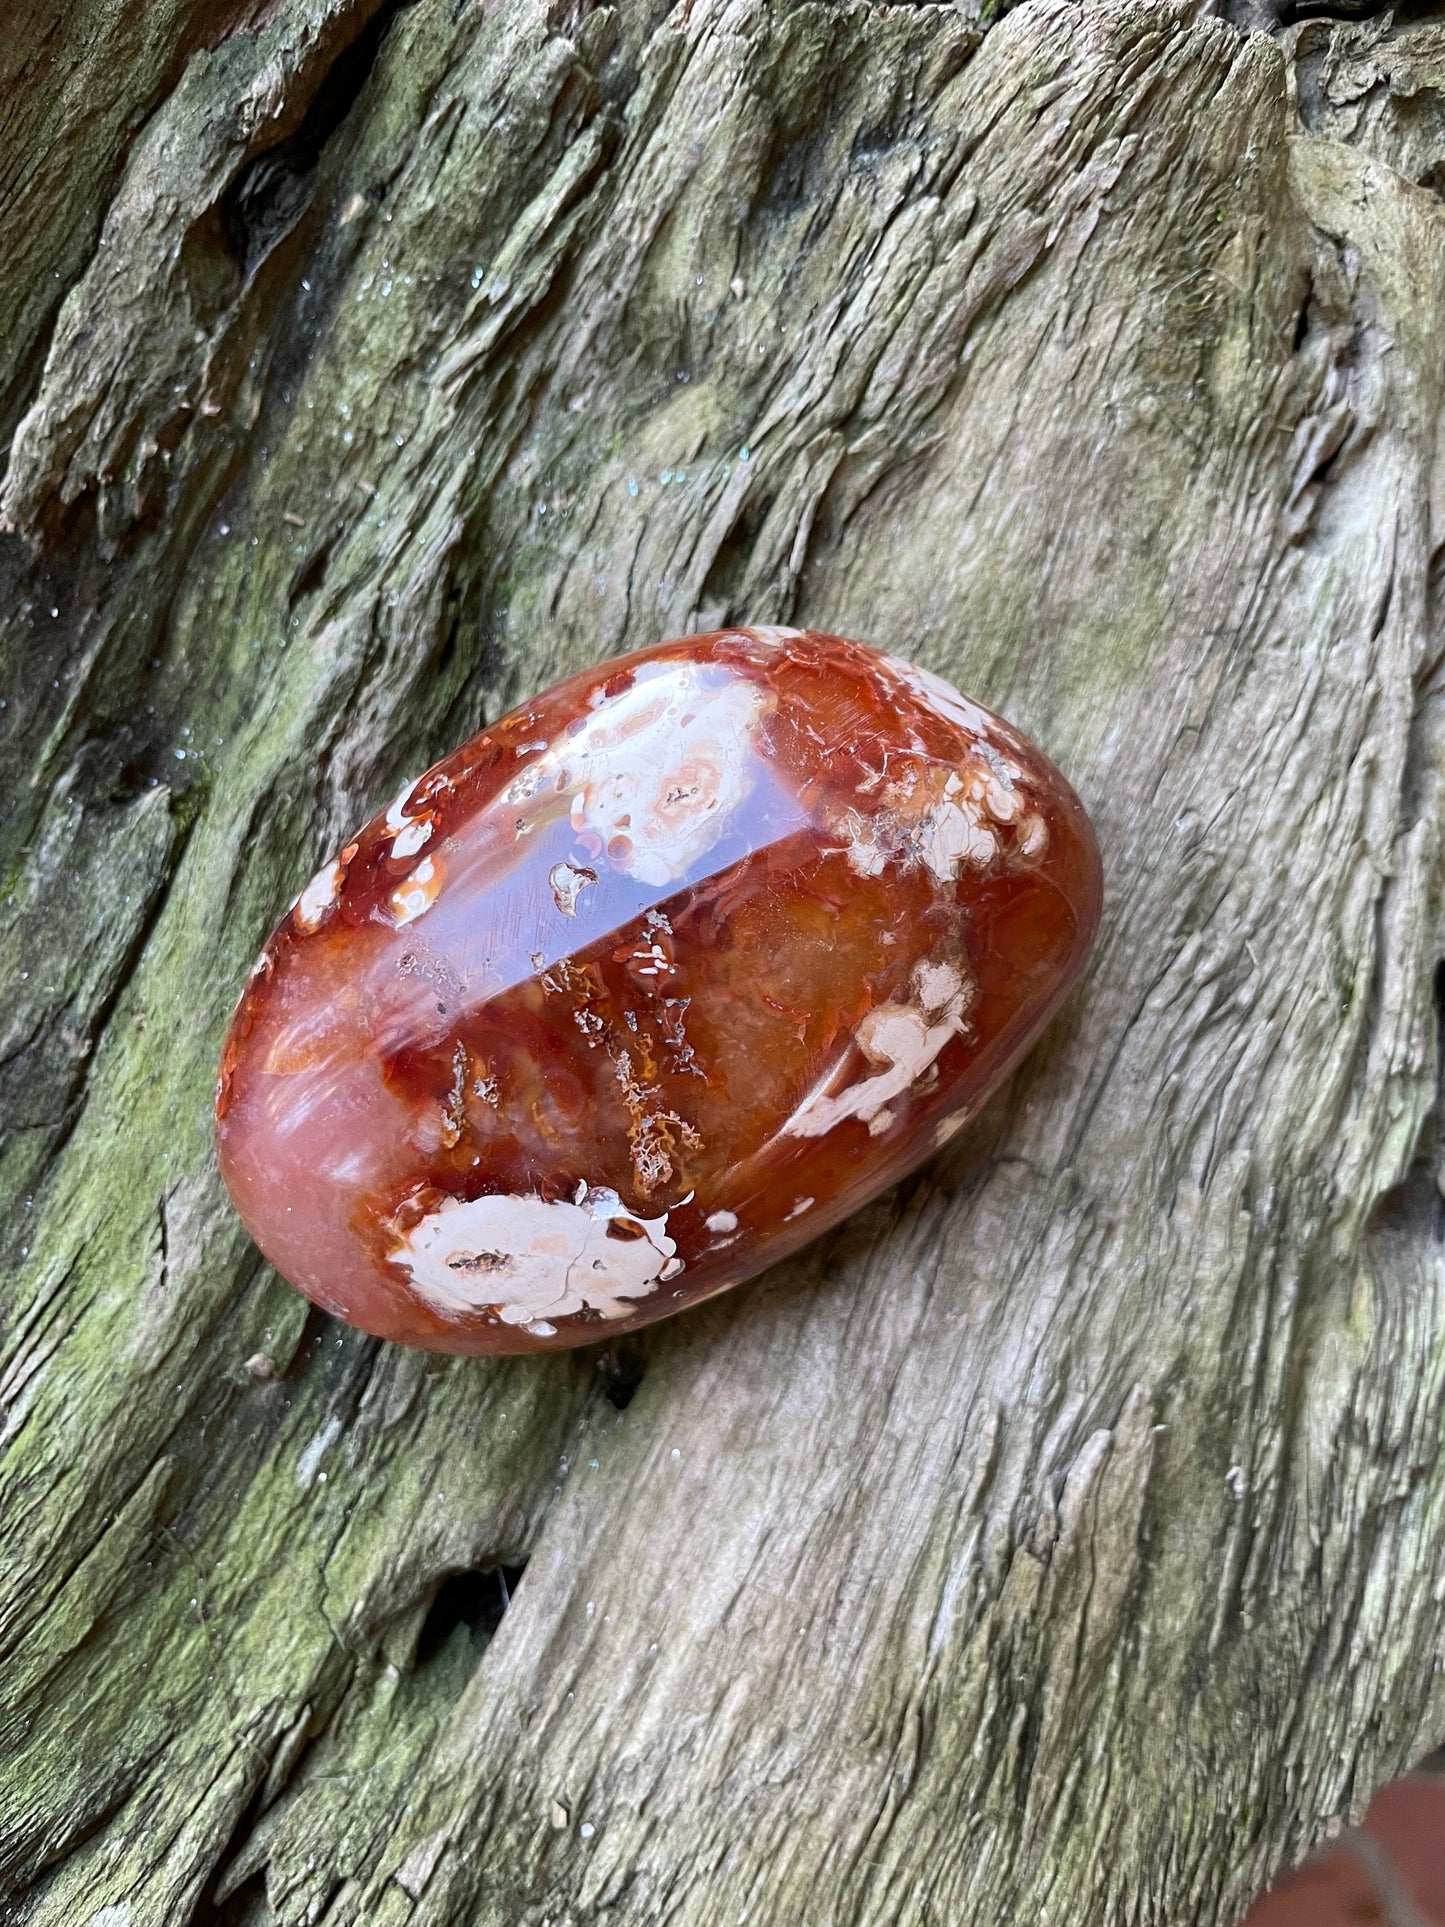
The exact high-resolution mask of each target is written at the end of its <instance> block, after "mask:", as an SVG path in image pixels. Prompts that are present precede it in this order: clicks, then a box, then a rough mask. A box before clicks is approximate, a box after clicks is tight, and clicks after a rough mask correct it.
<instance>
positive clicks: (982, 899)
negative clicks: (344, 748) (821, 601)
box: [216, 629, 1100, 1352]
mask: <svg viewBox="0 0 1445 1927" xmlns="http://www.w3.org/2000/svg"><path fill="white" fill-rule="evenodd" d="M1099 898H1100V876H1099V861H1098V854H1097V851H1096V849H1095V845H1094V839H1093V836H1092V833H1091V831H1090V829H1089V825H1088V822H1087V819H1086V818H1085V816H1084V812H1083V810H1082V808H1081V807H1080V805H1079V802H1078V800H1077V798H1076V797H1075V796H1074V794H1073V792H1072V790H1070V788H1069V787H1068V785H1067V784H1066V783H1065V782H1064V780H1063V778H1062V777H1061V776H1060V775H1059V773H1058V772H1057V771H1056V770H1055V769H1054V768H1053V766H1052V765H1051V764H1050V763H1049V762H1048V761H1047V760H1046V759H1045V758H1044V757H1043V756H1042V755H1041V754H1040V753H1039V751H1038V750H1036V749H1034V748H1033V747H1032V745H1030V744H1029V743H1027V742H1026V741H1025V740H1024V739H1023V738H1022V737H1021V736H1020V735H1019V734H1018V733H1017V732H1016V731H1015V730H1013V729H1012V728H1010V726H1009V725H1008V724H1007V723H1005V722H1003V721H1001V720H1000V719H999V718H998V717H996V716H993V715H991V714H990V713H989V712H988V711H987V710H984V709H981V708H979V707H978V706H977V705H976V704H974V703H971V702H969V701H967V700H966V699H965V698H964V697H962V696H960V695H959V694H958V693H957V691H956V690H953V689H951V688H950V687H949V686H948V685H947V684H945V683H942V682H940V681H939V680H938V679H937V678H936V677H934V676H931V675H929V674H928V673H927V672H926V671H924V670H921V669H916V668H913V667H912V666H910V665H909V664H907V663H904V662H900V661H898V660H896V659H894V658H891V657H888V656H882V655H879V654H878V653H877V652H875V651H874V650H871V649H866V648H863V647H862V646H860V645H859V644H857V643H852V642H845V641H843V640H841V639H839V638H837V637H833V636H821V635H814V634H806V633H800V632H798V631H796V630H790V629H753V630H749V629H729V630H724V631H722V632H720V633H718V634H716V635H710V636H694V637H690V638H688V639H687V640H685V641H681V642H671V643H664V644H662V645H661V646H660V647H658V648H655V649H650V650H645V651H643V652H641V653H640V654H637V655H634V656H630V657H627V658H624V659H622V660H619V661H614V662H609V663H604V664H602V665H601V666H600V667H598V668H596V669H593V670H589V671H588V672H586V673H585V674H584V675H581V676H577V677H574V678H573V679H572V680H571V681H569V682H566V683H562V684H560V685H559V686H558V687H556V688H554V689H551V690H549V691H547V692H546V693H545V694H544V695H542V696H539V697H538V698H537V699H536V700H535V701H533V702H531V703H529V704H527V705H526V707H524V708H522V709H519V710H515V711H514V712H513V713H512V714H511V715H510V716H506V717H504V718H503V719H502V720H501V721H500V722H499V723H497V724H495V725H494V726H493V727H492V728H490V729H487V730H484V731H483V732H482V734H481V735H479V736H477V737H474V738H473V739H472V741H471V742H469V743H466V744H464V745H463V746H462V747H461V748H460V749H458V750H456V751H454V752H453V754H452V755H450V756H448V757H447V758H445V760H444V761H442V762H440V763H438V764H437V765H436V767H435V768H434V769H431V770H429V771H428V772H427V773H426V775H425V776H423V777H421V778H419V779H418V780H417V781H416V782H415V783H409V784H408V785H406V787H405V788H404V789H403V790H402V791H401V792H400V794H399V795H398V796H397V797H396V799H395V801H394V802H393V803H392V804H391V806H390V807H389V808H388V809H387V810H386V811H385V812H383V814H381V815H380V816H378V817H376V818H375V819H374V821H372V822H371V823H369V824H368V825H367V827H366V828H365V829H364V830H362V831H361V832H360V833H359V834H358V835H357V836H356V837H355V838H354V839H353V840H351V841H350V842H348V843H347V844H346V845H345V847H344V848H343V849H342V850H341V851H340V852H339V853H338V854H337V856H336V857H335V858H334V859H332V861H330V862H328V863H326V864H325V865H323V866H322V868H321V869H320V870H319V871H318V872H317V874H316V876H315V877H314V878H313V879H312V880H311V882H310V883H308V884H307V886H306V887H305V889H304V890H302V892H301V894H300V895H299V896H298V898H297V899H296V902H295V903H294V904H293V905H292V908H291V910H290V912H289V914H288V915H287V917H286V918H285V920H284V921H283V922H282V924H281V925H280V927H279V928H278V929H277V930H276V932H275V933H274V934H273V936H272V937H271V939H270V941H269V942H268V943H267V945H266V948H265V950H264V951H263V952H262V954H261V956H260V958H259V960H258V962H257V964H256V967H255V969H254V970H253V972H252V974H251V977H250V980H249V981H248V983H247V986H246V988H245V991H244V992H243V994H242V997H241V1001H240V1004H239V1006H238V1008H237V1011H236V1014H235V1017H234V1019H233V1020H232V1024H231V1029H230V1032H229V1034H228V1036H227V1040H226V1046H225V1052H224V1055H223V1059H222V1064H221V1074H220V1081H219V1085H218V1091H217V1099H216V1133H217V1143H218V1146H219V1152H220V1160H221V1169H222V1173H223V1175H224V1177H225V1180H226V1183H227V1185H228V1187H229V1188H230V1192H231V1195H232V1197H233V1198H234V1200H235V1203H236V1206H237V1209H238V1210H239V1211H240V1213H241V1215H242V1217H243V1218H244V1219H245V1221H246V1224H247V1226H248V1227H249V1229H250V1231H251V1233H252V1235H253V1236H254V1238H255V1239H256V1242H257V1243H258V1244H259V1245H260V1247H261V1249H262V1250H263V1251H264V1252H265V1254H266V1256H267V1257H268V1258H269V1259H270V1260H271V1262H272V1263H273V1264H274V1265H275V1266H276V1267H277V1269H278V1270H279V1271H281V1272H282V1273H283V1275H284V1276H285V1277H287V1278H289V1279H290V1280H291V1282H292V1283H293V1284H294V1285H297V1286H298V1287H299V1288H300V1289H301V1290H302V1291H304V1292H305V1293H306V1294H307V1295H308V1296H309V1297H311V1298H313V1299H315V1301H316V1302H317V1303H318V1304H320V1305H322V1306H324V1307H325V1308H326V1309H327V1310H328V1311H330V1312H334V1313H335V1314H336V1315H337V1316H338V1317H341V1318H344V1319H347V1320H349V1321H350V1322H351V1323H352V1324H355V1325H359V1326H361V1327H362V1328H363V1329H364V1330H366V1331H369V1332H374V1333H377V1334H378V1335H379V1336H381V1337H385V1338H393V1339H398V1340H401V1341H402V1342H404V1343H407V1344H413V1345H422V1346H427V1347H430V1348H432V1349H434V1350H439V1351H452V1352H517V1351H535V1350H547V1349H557V1348H560V1347H564V1346H568V1345H579V1344H585V1343H587V1342H589V1341H591V1340H595V1339H599V1338H602V1337H605V1336H608V1335H609V1334H612V1333H615V1332H620V1331H625V1330H628V1329H630V1328H631V1327H633V1326H636V1325H641V1324H645V1323H647V1322H649V1321H650V1320H652V1319H654V1318H660V1317H664V1316H665V1315H667V1314H668V1313H669V1312H673V1311H677V1310H679V1309H680V1308H681V1307H682V1306H684V1305H687V1304H689V1303H692V1302H694V1301H696V1300H697V1299H699V1298H704V1297H707V1296H709V1295H711V1294H712V1293H714V1292H718V1291H721V1290H724V1289H725V1288H726V1287H727V1286H729V1285H733V1284H736V1283H738V1282H739V1281H740V1280H741V1279H744V1278H748V1277H751V1276H752V1275H753V1274H754V1273H756V1272H758V1271H760V1270H761V1269H762V1268H763V1267H764V1266H766V1265H769V1264H772V1263H773V1262H774V1261H776V1260H777V1259H779V1258H782V1257H784V1256H786V1255H787V1254H788V1253H789V1252H790V1251H793V1250H795V1249H797V1247H798V1246H800V1245H802V1244H804V1243H806V1242H807V1241H808V1240H809V1239H811V1238H813V1237H815V1236H816V1235H817V1234H818V1233H819V1232H820V1231H823V1230H825V1229H826V1228H827V1227H828V1226H829V1225H832V1224H835V1223H836V1222H837V1221H838V1220H839V1219H840V1218H842V1217H843V1216H845V1215H846V1214H847V1213H849V1212H851V1211H853V1210H855V1209H856V1208H857V1207H858V1206H859V1205H860V1204H861V1203H863V1201H864V1200H865V1199H867V1198H868V1197H870V1196H872V1195H873V1194H874V1193H875V1192H877V1191H879V1190H880V1189H882V1188H883V1187H884V1186H886V1185H889V1184H891V1183H893V1182H894V1181H895V1180H896V1179H897V1178H899V1177H900V1176H902V1175H903V1173H904V1172H906V1171H907V1170H909V1169H910V1168H911V1167H912V1166H913V1165H915V1164H917V1163H918V1162H919V1161H920V1160H921V1159H922V1158H924V1157H926V1156H927V1155H928V1154H929V1152H930V1151H932V1150H933V1149H934V1148H935V1147H936V1146H937V1145H939V1144H941V1143H943V1142H944V1141H945V1140H946V1139H947V1138H948V1137H949V1136H951V1135H952V1133H953V1132H954V1131H955V1130H957V1129H958V1128H959V1126H960V1125H961V1124H962V1123H964V1122H965V1121H966V1119H967V1118H968V1117H969V1116H970V1115H971V1114H972V1113H973V1112H974V1111H975V1110H976V1109H977V1108H978V1106H979V1104H980V1103H981V1102H982V1101H983V1099H984V1098H985V1097H986V1096H987V1095H988V1093H989V1091H990V1090H992V1089H993V1088H994V1086H995V1085H996V1084H997V1083H998V1082H999V1080H1000V1079H1001V1078H1002V1077H1003V1076H1004V1074H1005V1073H1006V1072H1007V1071H1008V1070H1009V1068H1010V1067H1011V1066H1012V1065H1013V1064H1014V1063H1015V1062H1016V1061H1017V1060H1018V1058H1019V1057H1020V1055H1021V1054H1022V1053H1023V1051H1024V1050H1025V1049H1026V1048H1027V1047H1028V1045H1029V1043H1030V1042H1031V1041H1032V1040H1033V1038H1034V1037H1035V1036H1036V1035H1037V1033H1038V1031H1039V1030H1040V1028H1041V1027H1042V1025H1043V1024H1044V1022H1045V1021H1046V1020H1047V1018H1048V1016H1049V1014H1050V1012H1051V1011H1052V1010H1053V1008H1054V1006H1055V1005H1056V1004H1057V1002H1058V1000H1059V998H1060V997H1061V996H1062V995H1063V993H1064V991H1065V990H1066V989H1067V987H1068V985H1069V983H1070V981H1071V980H1072V978H1073V977H1074V975H1075V974H1076V972H1077V971H1078V968H1079V966H1080V964H1081V963H1082V962H1083V959H1084V957H1085V955H1086V953H1087V951H1088V948H1089V945H1090V943H1091V941H1092V939H1093V935H1094V930H1095V927H1096V924H1097V921H1098V913H1099Z"/></svg>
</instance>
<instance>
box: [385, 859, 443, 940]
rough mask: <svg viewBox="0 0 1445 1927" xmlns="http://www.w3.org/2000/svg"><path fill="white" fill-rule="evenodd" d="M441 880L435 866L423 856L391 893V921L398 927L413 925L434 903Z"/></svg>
mask: <svg viewBox="0 0 1445 1927" xmlns="http://www.w3.org/2000/svg"><path fill="white" fill-rule="evenodd" d="M440 888H441V879H440V877H439V876H438V875H437V871H436V865H435V864H434V863H433V862H432V860H431V858H430V857H429V856H424V857H423V858H422V860H421V862H420V863H418V864H417V866H416V868H415V869H414V870H413V871H412V873H411V875H410V876H409V877H408V878H407V879H406V881H405V882H404V883H399V884H398V885H397V886H396V888H395V889H394V890H393V891H392V893H391V920H392V922H393V923H394V924H396V925H397V926H398V927H400V926H401V925H402V924H404V923H414V922H415V921H416V919H417V918H418V917H419V916H421V914H422V912H423V911H425V910H430V908H431V907H432V904H433V903H435V901H436V895H437V891H438V890H440Z"/></svg>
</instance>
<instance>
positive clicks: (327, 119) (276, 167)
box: [216, 0, 415, 279]
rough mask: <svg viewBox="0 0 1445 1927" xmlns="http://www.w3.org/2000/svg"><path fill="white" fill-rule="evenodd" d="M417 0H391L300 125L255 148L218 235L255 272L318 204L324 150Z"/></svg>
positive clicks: (326, 79) (337, 63) (222, 209)
mask: <svg viewBox="0 0 1445 1927" xmlns="http://www.w3.org/2000/svg"><path fill="white" fill-rule="evenodd" d="M414 4H415V0H387V4H386V5H384V6H382V7H381V8H380V9H379V11H378V12H376V13H375V14H373V16H372V17H371V19H370V20H369V21H368V22H367V24H366V25H365V26H364V27H363V28H362V30H361V32H360V33H359V34H357V36H356V38H355V39H354V40H352V41H351V42H350V43H349V44H348V45H347V46H346V47H344V48H343V49H342V50H341V52H340V53H339V54H338V55H337V56H336V58H335V59H334V60H333V61H332V63H331V65H330V67H329V68H328V69H327V71H326V73H325V75H324V76H323V77H322V80H321V83H320V85H319V86H318V87H317V89H316V92H315V93H314V94H313V95H312V98H311V105H310V106H309V107H308V108H307V110H306V115H305V118H304V119H303V120H302V122H301V125H300V126H299V127H298V128H297V129H296V131H295V133H294V134H292V135H290V137H289V138H288V139H286V140H284V141H280V142H278V143H277V145H276V146H274V147H268V148H266V149H265V150H264V151H263V152H262V153H260V154H257V155H254V156H253V157H252V158H251V159H250V160H249V161H247V163H246V165H245V166H244V167H243V168H242V169H241V170H240V172H239V173H238V174H237V175H236V177H235V179H234V180H233V181H232V182H231V184H230V186H229V187H228V188H227V189H226V192H225V194H224V195H223V196H222V197H221V201H220V204H219V206H218V207H217V209H216V218H217V232H218V238H219V239H220V240H221V241H222V242H223V243H224V245H225V248H226V250H227V252H228V253H229V255H230V257H231V259H232V260H233V261H234V262H235V264H236V266H237V267H238V268H239V269H240V270H241V273H242V274H243V275H244V276H245V277H246V278H247V279H249V278H250V276H251V274H252V273H253V272H254V271H255V269H256V267H257V265H258V264H259V263H260V262H261V261H262V260H264V259H265V257H266V255H268V254H269V253H270V252H271V250H272V248H273V247H275V245H276V243H277V242H278V241H279V240H281V239H282V238H283V237H284V236H285V235H287V234H289V233H290V232H291V230H292V229H293V228H294V227H295V226H296V223H297V222H298V221H299V220H300V219H301V216H302V215H303V214H304V213H305V211H306V209H307V208H308V207H309V206H310V204H311V197H312V194H313V193H314V191H315V186H316V173H317V168H318V166H319V164H320V160H321V154H322V150H323V149H324V148H325V146H326V144H327V142H328V141H329V140H330V139H331V137H332V135H333V134H335V133H336V132H338V130H339V129H340V127H341V125H342V123H343V122H344V121H345V120H346V118H347V116H348V115H349V114H350V112H351V110H352V108H353V107H354V106H355V105H356V103H357V101H358V99H359V98H360V96H361V90H362V88H363V87H364V86H365V85H366V83H367V81H368V79H369V78H370V76H371V71H372V69H373V68H374V67H375V65H376V61H377V57H378V55H379V54H380V52H381V45H382V42H383V41H384V40H385V38H386V36H387V33H388V31H389V30H390V27H391V24H392V22H393V20H395V18H396V16H397V15H398V14H399V13H400V12H402V11H403V9H404V8H405V7H407V6H411V5H414Z"/></svg>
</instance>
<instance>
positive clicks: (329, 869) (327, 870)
mask: <svg viewBox="0 0 1445 1927" xmlns="http://www.w3.org/2000/svg"><path fill="white" fill-rule="evenodd" d="M345 876H346V865H345V864H344V863H343V862H342V861H341V858H340V857H339V856H338V857H333V858H332V860H331V862H330V863H326V864H323V865H322V867H321V868H320V869H319V870H318V871H317V872H316V874H315V876H314V877H312V879H311V881H310V882H309V883H308V884H307V886H306V888H305V889H304V890H303V891H302V892H301V894H300V896H299V897H297V899H296V902H295V905H294V906H293V907H294V909H295V912H296V921H297V923H299V924H300V926H301V928H302V929H303V930H315V929H317V928H318V927H319V925H320V923H321V920H322V918H323V917H324V916H325V915H326V913H327V911H328V910H329V909H330V908H331V907H332V905H333V904H334V903H335V902H336V899H337V898H338V897H339V896H340V895H341V885H342V881H343V879H344V878H345Z"/></svg>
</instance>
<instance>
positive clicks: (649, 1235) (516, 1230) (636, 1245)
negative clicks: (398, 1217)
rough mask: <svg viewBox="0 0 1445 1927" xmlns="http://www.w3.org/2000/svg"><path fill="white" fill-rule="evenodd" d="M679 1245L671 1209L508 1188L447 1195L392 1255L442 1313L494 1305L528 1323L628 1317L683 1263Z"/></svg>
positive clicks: (596, 1195)
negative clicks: (649, 1212) (651, 1211)
mask: <svg viewBox="0 0 1445 1927" xmlns="http://www.w3.org/2000/svg"><path fill="white" fill-rule="evenodd" d="M676 1251H677V1245H676V1242H675V1241H674V1240H673V1239H672V1238H669V1237H668V1235H667V1213H666V1212H665V1211H664V1212H663V1213H662V1215H661V1217H658V1218H638V1217H634V1216H633V1215H632V1213H631V1212H630V1211H628V1210H626V1209H625V1207H624V1206H623V1203H622V1200H621V1198H619V1197H618V1195H617V1193H616V1192H615V1191H611V1190H607V1189H605V1188H603V1187H600V1186H598V1187H593V1188H592V1189H589V1190H585V1191H584V1190H582V1189H581V1187H579V1194H578V1198H577V1200H576V1201H575V1202H572V1203H568V1202H567V1201H566V1200H565V1199H558V1200H555V1201H552V1202H549V1201H548V1200H547V1199H545V1198H536V1197H516V1196H513V1195H511V1194H509V1193H504V1192H493V1193H491V1194H490V1195H489V1196H487V1197H483V1198H471V1199H463V1198H448V1199H446V1200H445V1201H444V1202H443V1203H442V1204H441V1205H440V1206H439V1207H438V1208H437V1210H435V1211H433V1212H432V1213H431V1214H430V1215H429V1216H428V1217H425V1218H423V1219H422V1221H421V1222H420V1224H418V1225H416V1226H414V1227H413V1229H412V1230H410V1231H408V1232H407V1233H406V1235H405V1236H404V1237H403V1238H402V1239H401V1241H400V1243H399V1244H398V1245H397V1247H396V1249H395V1250H393V1251H392V1253H391V1254H390V1255H391V1257H392V1259H393V1260H394V1261H395V1262H396V1263H397V1264H399V1265H402V1266H404V1267H405V1269H406V1270H407V1271H409V1272H410V1273H411V1282H412V1284H413V1286H414V1287H415V1289H416V1290H417V1291H418V1292H419V1293H420V1294H421V1296H422V1297H423V1298H425V1299H426V1301H427V1303H428V1304H430V1305H433V1306H435V1307H436V1309H437V1310H438V1311H441V1312H446V1313H449V1314H452V1315H456V1314H459V1313H466V1312H477V1311H485V1310H494V1311H495V1312H496V1314H497V1316H498V1318H500V1320H501V1321H502V1323H503V1324H504V1325H525V1326H527V1327H529V1328H532V1327H535V1326H536V1325H537V1324H538V1323H539V1322H546V1323H550V1322H551V1321H552V1320H554V1319H557V1318H571V1317H573V1316H575V1314H576V1313H578V1312H581V1311H596V1312H600V1313H601V1314H602V1316H603V1317H604V1318H625V1317H626V1316H627V1314H628V1312H629V1311H630V1310H631V1309H632V1303H633V1301H635V1300H636V1299H639V1298H646V1297H647V1296H648V1295H649V1294H650V1293H652V1292H654V1291H655V1290H656V1289H657V1283H658V1280H659V1278H661V1277H664V1276H667V1277H673V1276H676V1274H677V1272H678V1271H679V1270H681V1269H682V1261H681V1260H680V1259H678V1258H677V1257H676V1256H675V1254H676ZM543 1335H544V1336H545V1335H547V1334H543Z"/></svg>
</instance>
